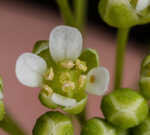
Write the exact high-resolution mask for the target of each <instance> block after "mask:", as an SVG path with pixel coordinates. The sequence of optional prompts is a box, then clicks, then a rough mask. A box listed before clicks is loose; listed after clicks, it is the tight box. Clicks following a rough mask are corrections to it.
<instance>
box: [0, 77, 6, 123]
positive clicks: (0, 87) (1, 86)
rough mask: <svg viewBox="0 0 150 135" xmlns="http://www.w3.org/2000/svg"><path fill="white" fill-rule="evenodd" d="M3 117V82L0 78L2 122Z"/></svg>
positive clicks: (0, 114) (0, 115)
mask: <svg viewBox="0 0 150 135" xmlns="http://www.w3.org/2000/svg"><path fill="white" fill-rule="evenodd" d="M4 116H5V108H4V102H3V81H2V78H1V77H0V121H1V120H3V118H4Z"/></svg>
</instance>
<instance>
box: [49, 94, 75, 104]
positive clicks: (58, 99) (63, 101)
mask: <svg viewBox="0 0 150 135" xmlns="http://www.w3.org/2000/svg"><path fill="white" fill-rule="evenodd" d="M51 99H52V101H53V102H54V103H55V104H57V105H61V106H65V107H71V106H74V105H76V103H77V102H76V100H75V99H73V98H68V97H64V96H62V95H60V94H56V93H53V95H52V97H51Z"/></svg>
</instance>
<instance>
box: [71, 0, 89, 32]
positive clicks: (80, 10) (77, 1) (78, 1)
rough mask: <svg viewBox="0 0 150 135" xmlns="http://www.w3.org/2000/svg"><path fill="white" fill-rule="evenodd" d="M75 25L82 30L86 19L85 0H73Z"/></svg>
mask: <svg viewBox="0 0 150 135" xmlns="http://www.w3.org/2000/svg"><path fill="white" fill-rule="evenodd" d="M74 8H75V17H76V27H77V28H78V29H79V30H80V31H83V28H84V25H85V20H86V9H87V0H74Z"/></svg>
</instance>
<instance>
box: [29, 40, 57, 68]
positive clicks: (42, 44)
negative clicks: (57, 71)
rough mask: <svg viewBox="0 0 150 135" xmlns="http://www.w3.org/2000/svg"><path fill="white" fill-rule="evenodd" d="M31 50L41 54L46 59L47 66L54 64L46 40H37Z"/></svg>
mask: <svg viewBox="0 0 150 135" xmlns="http://www.w3.org/2000/svg"><path fill="white" fill-rule="evenodd" d="M32 52H33V53H35V54H36V55H38V56H41V57H42V58H43V59H44V60H45V61H46V63H47V66H48V67H51V66H55V62H54V61H53V59H52V57H51V55H50V51H49V41H48V40H39V41H37V42H36V43H35V45H34V48H33V50H32Z"/></svg>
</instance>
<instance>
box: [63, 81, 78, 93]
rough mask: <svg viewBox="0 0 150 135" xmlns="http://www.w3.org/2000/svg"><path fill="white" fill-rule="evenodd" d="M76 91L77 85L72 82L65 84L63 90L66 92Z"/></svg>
mask: <svg viewBox="0 0 150 135" xmlns="http://www.w3.org/2000/svg"><path fill="white" fill-rule="evenodd" d="M73 89H75V84H74V82H72V81H68V82H65V83H64V84H63V86H62V90H63V91H64V92H68V91H69V90H73Z"/></svg>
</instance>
